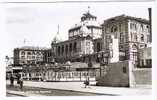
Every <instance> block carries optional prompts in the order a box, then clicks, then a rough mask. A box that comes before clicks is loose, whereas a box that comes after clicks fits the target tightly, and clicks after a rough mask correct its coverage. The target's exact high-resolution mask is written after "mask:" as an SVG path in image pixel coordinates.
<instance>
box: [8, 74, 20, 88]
mask: <svg viewBox="0 0 157 100" xmlns="http://www.w3.org/2000/svg"><path fill="white" fill-rule="evenodd" d="M14 80H15V76H14V75H13V74H11V76H10V86H14ZM17 84H19V85H20V89H23V78H22V76H21V75H20V74H17Z"/></svg>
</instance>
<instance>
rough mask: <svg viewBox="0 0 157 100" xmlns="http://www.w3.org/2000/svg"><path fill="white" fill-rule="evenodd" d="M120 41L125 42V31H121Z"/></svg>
mask: <svg viewBox="0 0 157 100" xmlns="http://www.w3.org/2000/svg"><path fill="white" fill-rule="evenodd" d="M120 42H124V35H123V33H120Z"/></svg>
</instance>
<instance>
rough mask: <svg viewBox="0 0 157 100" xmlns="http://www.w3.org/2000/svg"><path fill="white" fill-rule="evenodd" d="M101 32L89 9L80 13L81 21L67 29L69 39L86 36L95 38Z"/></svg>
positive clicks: (98, 36) (95, 18)
mask: <svg viewBox="0 0 157 100" xmlns="http://www.w3.org/2000/svg"><path fill="white" fill-rule="evenodd" d="M88 8H89V7H88ZM101 34H102V28H101V26H100V25H99V23H98V22H97V17H96V16H94V15H92V14H91V13H90V11H89V10H88V11H87V12H86V13H84V14H83V15H82V17H81V21H80V22H79V23H78V24H75V25H74V26H72V28H70V29H69V39H76V38H78V37H86V36H91V37H92V38H93V39H96V38H100V37H101Z"/></svg>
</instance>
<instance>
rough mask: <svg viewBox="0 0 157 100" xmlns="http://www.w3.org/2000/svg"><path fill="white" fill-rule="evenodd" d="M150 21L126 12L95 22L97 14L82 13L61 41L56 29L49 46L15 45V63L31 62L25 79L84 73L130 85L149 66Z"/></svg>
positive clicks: (64, 77) (65, 78) (81, 77)
mask: <svg viewBox="0 0 157 100" xmlns="http://www.w3.org/2000/svg"><path fill="white" fill-rule="evenodd" d="M150 44H151V25H150V21H148V20H146V19H141V18H135V17H131V16H126V15H120V16H116V17H112V18H109V19H107V20H104V22H103V24H102V25H99V24H98V23H97V17H96V16H94V15H92V14H90V12H89V11H88V12H87V13H85V14H83V16H82V17H81V21H80V23H78V24H75V25H74V26H73V27H72V28H70V29H69V31H68V40H66V41H62V39H61V37H60V36H59V30H58V32H57V34H56V36H55V37H54V38H53V41H52V43H51V48H50V49H46V48H36V47H22V48H16V49H14V64H15V65H16V64H19V65H25V64H26V65H32V66H31V68H29V67H27V68H25V69H23V70H24V74H25V75H24V76H25V78H26V79H33V78H34V79H42V80H46V81H84V80H86V78H87V76H89V77H90V79H91V78H92V80H94V81H95V80H97V79H96V78H98V85H107V86H131V85H133V84H134V83H135V82H138V83H140V82H141V83H143V81H137V80H139V79H142V80H145V79H149V78H150V75H151V70H149V71H143V72H144V73H147V75H149V76H148V77H147V78H146V77H142V76H143V75H144V74H143V72H142V74H141V71H139V70H135V68H136V67H137V68H138V67H141V68H143V67H146V66H147V67H148V66H149V68H150V66H151V48H150V47H148V46H149V45H150Z"/></svg>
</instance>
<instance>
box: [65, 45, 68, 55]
mask: <svg viewBox="0 0 157 100" xmlns="http://www.w3.org/2000/svg"><path fill="white" fill-rule="evenodd" d="M65 53H66V55H67V54H68V45H66V46H65Z"/></svg>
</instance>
